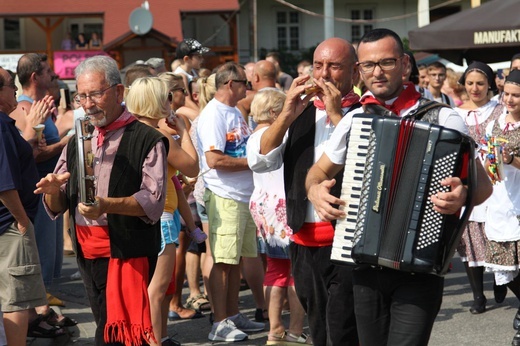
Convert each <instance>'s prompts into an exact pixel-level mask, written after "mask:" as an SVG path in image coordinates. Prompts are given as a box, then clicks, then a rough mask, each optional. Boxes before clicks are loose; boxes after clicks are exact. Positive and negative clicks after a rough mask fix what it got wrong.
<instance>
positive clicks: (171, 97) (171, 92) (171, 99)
mask: <svg viewBox="0 0 520 346" xmlns="http://www.w3.org/2000/svg"><path fill="white" fill-rule="evenodd" d="M176 91H182V93H183V94H184V95H186V94H187V93H186V89H184V88H175V89H172V90H171V91H170V92H169V93H168V101H170V102H172V101H173V93H174V92H176Z"/></svg>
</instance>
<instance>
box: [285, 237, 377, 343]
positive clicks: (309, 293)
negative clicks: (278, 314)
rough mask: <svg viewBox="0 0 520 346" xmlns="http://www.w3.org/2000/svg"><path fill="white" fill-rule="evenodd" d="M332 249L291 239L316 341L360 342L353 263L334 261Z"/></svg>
mask: <svg viewBox="0 0 520 346" xmlns="http://www.w3.org/2000/svg"><path fill="white" fill-rule="evenodd" d="M331 249H332V246H326V247H306V246H301V245H298V244H295V243H291V245H290V255H291V261H292V271H293V276H294V284H295V288H296V293H297V295H298V298H299V299H300V301H301V303H302V305H303V308H304V309H305V311H306V312H307V318H308V320H309V327H310V330H311V336H312V340H313V343H314V345H316V346H325V345H327V346H329V345H341V346H349V345H352V346H358V345H359V340H358V336H357V331H356V318H355V315H354V301H353V291H352V267H347V266H337V265H334V264H332V263H331V262H330V252H331ZM367 345H368V344H367Z"/></svg>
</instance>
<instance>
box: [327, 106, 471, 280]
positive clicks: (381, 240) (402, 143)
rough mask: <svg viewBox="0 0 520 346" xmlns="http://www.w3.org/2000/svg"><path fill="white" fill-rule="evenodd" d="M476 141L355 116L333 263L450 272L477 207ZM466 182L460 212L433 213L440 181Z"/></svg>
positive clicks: (422, 125) (423, 126)
mask: <svg viewBox="0 0 520 346" xmlns="http://www.w3.org/2000/svg"><path fill="white" fill-rule="evenodd" d="M474 150H475V143H474V142H473V140H472V139H471V138H470V137H468V136H465V135H463V134H461V133H460V132H458V131H455V130H451V129H447V128H444V127H442V126H437V125H432V124H430V123H426V122H420V121H413V120H407V119H401V118H396V117H382V116H376V115H369V114H359V115H354V116H353V118H352V127H351V131H350V137H349V140H348V148H347V156H346V164H345V172H344V176H343V182H342V188H341V197H340V198H341V199H342V200H344V201H346V205H345V206H344V207H343V209H344V211H345V213H346V217H345V218H344V219H341V220H338V222H337V223H336V228H335V232H334V240H333V244H332V253H331V260H332V261H333V262H335V263H339V264H367V265H373V266H382V267H389V268H393V269H397V270H402V271H408V272H422V273H433V274H438V275H443V274H445V273H446V272H447V270H448V266H449V262H450V260H451V258H452V257H453V254H454V251H455V248H456V247H457V245H458V242H459V240H460V237H461V235H462V231H463V230H464V226H465V224H466V222H467V219H468V217H469V214H470V212H471V209H472V205H471V200H472V196H471V190H472V188H471V187H472V186H473V185H475V179H476V166H475V160H474V157H475V156H474ZM455 176H456V177H461V178H462V177H466V182H467V185H468V187H469V188H468V196H467V202H466V205H465V208H464V211H463V213H462V215H460V216H459V215H444V214H440V213H438V212H436V211H435V210H434V209H433V203H432V202H431V201H430V196H431V195H433V194H436V193H437V192H444V191H449V187H448V186H441V184H440V182H441V181H442V180H443V179H445V178H447V177H455Z"/></svg>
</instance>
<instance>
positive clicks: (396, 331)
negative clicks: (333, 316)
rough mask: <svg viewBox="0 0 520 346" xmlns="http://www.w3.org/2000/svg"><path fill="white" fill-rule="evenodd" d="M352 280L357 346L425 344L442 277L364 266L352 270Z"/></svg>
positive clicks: (440, 288)
mask: <svg viewBox="0 0 520 346" xmlns="http://www.w3.org/2000/svg"><path fill="white" fill-rule="evenodd" d="M353 279H354V305H355V309H356V322H357V326H358V332H359V339H360V343H361V345H367V346H371V345H387V346H394V345H395V346H406V345H409V346H422V345H428V340H429V339H430V334H431V331H432V328H433V323H434V321H435V317H436V316H437V314H438V313H439V310H440V307H441V303H442V293H443V289H444V278H443V277H439V276H436V275H431V274H412V273H407V272H401V271H397V270H393V269H387V268H382V269H381V268H372V267H366V268H358V269H356V270H354V275H353Z"/></svg>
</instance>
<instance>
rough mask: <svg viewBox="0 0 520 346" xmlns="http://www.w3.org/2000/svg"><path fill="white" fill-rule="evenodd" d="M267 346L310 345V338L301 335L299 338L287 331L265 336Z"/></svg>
mask: <svg viewBox="0 0 520 346" xmlns="http://www.w3.org/2000/svg"><path fill="white" fill-rule="evenodd" d="M266 345H268V346H274V345H278V346H301V345H312V340H311V338H310V336H308V335H306V334H304V333H301V334H300V335H299V336H298V335H295V334H293V333H289V332H288V331H284V332H283V333H282V334H271V333H270V334H269V335H267V343H266Z"/></svg>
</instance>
